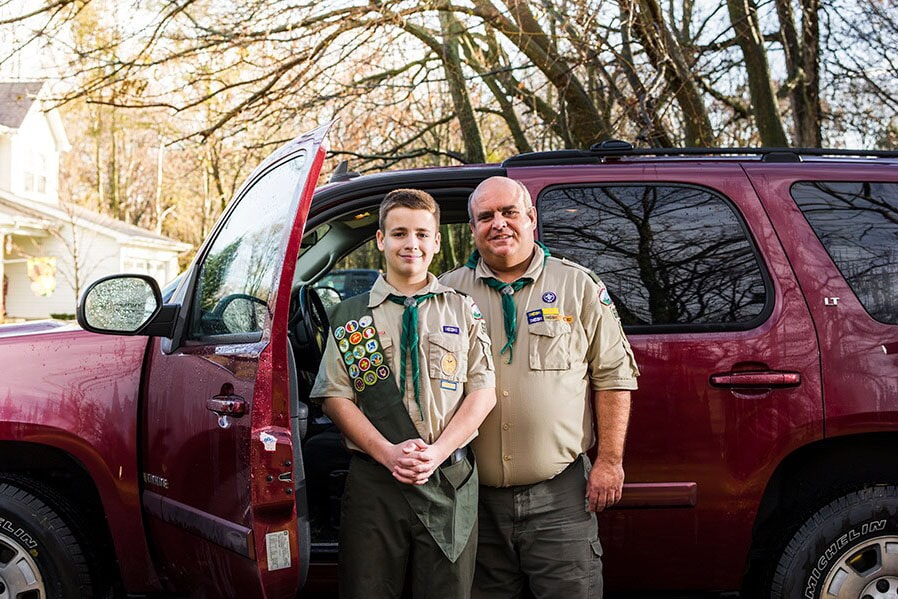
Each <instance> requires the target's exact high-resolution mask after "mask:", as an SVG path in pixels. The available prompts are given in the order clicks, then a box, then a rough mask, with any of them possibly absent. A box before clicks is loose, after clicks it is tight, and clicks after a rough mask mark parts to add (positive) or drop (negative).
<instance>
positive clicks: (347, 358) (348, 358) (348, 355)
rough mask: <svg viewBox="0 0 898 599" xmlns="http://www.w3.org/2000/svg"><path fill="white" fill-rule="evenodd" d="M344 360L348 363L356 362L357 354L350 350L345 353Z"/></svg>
mask: <svg viewBox="0 0 898 599" xmlns="http://www.w3.org/2000/svg"><path fill="white" fill-rule="evenodd" d="M343 361H344V362H346V363H347V364H352V363H353V362H355V356H353V355H352V352H351V351H348V352H346V353H345V354H343Z"/></svg>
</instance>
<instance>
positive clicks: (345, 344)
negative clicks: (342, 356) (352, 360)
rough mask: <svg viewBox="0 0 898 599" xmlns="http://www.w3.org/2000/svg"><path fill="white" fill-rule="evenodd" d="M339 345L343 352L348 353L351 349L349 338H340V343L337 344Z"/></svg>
mask: <svg viewBox="0 0 898 599" xmlns="http://www.w3.org/2000/svg"><path fill="white" fill-rule="evenodd" d="M337 347H339V348H340V352H341V353H346V352H348V351H349V339H340V343H338V344H337Z"/></svg>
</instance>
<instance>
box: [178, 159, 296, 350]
mask: <svg viewBox="0 0 898 599" xmlns="http://www.w3.org/2000/svg"><path fill="white" fill-rule="evenodd" d="M304 162H305V156H304V155H302V154H301V155H298V156H296V157H294V158H293V159H291V160H290V161H288V162H285V163H283V164H280V165H278V166H277V167H275V168H274V169H272V170H271V171H269V172H268V173H266V174H265V175H263V176H262V178H261V179H259V180H258V181H257V182H256V183H255V184H254V185H253V186H252V187H251V188H250V189H249V190H248V191H247V192H246V193H245V194H244V195H243V196H242V197H241V198H240V199H239V200H238V203H237V205H236V206H235V207H234V209H233V210H232V211H231V213H230V215H228V217H227V220H226V221H225V223H224V226H222V227H221V228H220V229H219V231H218V233H217V236H216V238H215V241H214V242H213V243H212V245H211V247H210V248H209V251H208V252H207V253H206V256H205V258H204V259H203V265H202V267H201V268H200V272H199V276H198V278H197V282H196V287H195V292H194V298H193V318H192V320H191V324H190V329H189V338H191V339H199V340H202V339H207V338H209V337H215V338H219V337H220V336H222V335H236V336H237V337H235V339H234V341H235V342H252V341H257V340H259V339H260V338H261V335H262V328H263V326H264V323H265V320H266V319H267V318H268V299H269V296H270V294H271V291H272V284H273V281H274V275H275V272H276V271H277V269H278V268H279V267H280V261H279V260H278V256H279V255H280V254H279V248H280V244H281V241H282V239H283V233H284V230H285V227H288V226H289V223H290V222H292V219H290V218H289V211H290V207H291V205H292V203H293V198H294V195H295V194H296V187H297V183H298V182H299V180H300V178H301V177H302V174H303V163H304Z"/></svg>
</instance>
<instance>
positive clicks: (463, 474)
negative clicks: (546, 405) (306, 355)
mask: <svg viewBox="0 0 898 599" xmlns="http://www.w3.org/2000/svg"><path fill="white" fill-rule="evenodd" d="M379 216H380V219H379V229H378V231H377V233H376V235H377V247H378V249H379V250H380V251H381V252H383V254H384V258H385V260H386V263H387V272H386V275H385V276H382V277H380V278H378V279H377V281H376V282H375V283H374V286H373V287H372V288H371V291H370V292H369V293H366V294H363V295H361V296H356V297H353V298H350V299H348V300H347V301H345V302H342V303H341V304H339V305H338V306H336V307H335V308H334V311H333V314H332V315H331V327H332V330H331V334H332V337H333V338H332V339H331V340H330V341H329V343H328V344H327V347H326V349H325V352H324V358H323V359H322V363H321V368H320V370H319V372H318V378H317V379H316V381H315V387H314V389H313V390H312V393H311V396H312V397H313V398H323V409H324V412H325V413H326V414H327V415H328V416H329V417H330V418H331V419H332V420H333V421H334V422H335V423H336V424H337V426H338V427H339V428H340V430H341V431H342V432H343V434H344V436H345V438H346V444H347V447H348V448H349V449H350V450H352V451H353V458H352V460H351V462H350V466H349V476H348V477H347V481H346V488H345V491H344V494H343V508H342V509H343V513H342V518H341V526H340V559H339V580H340V596H341V597H344V598H356V597H359V598H361V597H365V598H368V597H378V598H380V597H399V595H400V594H401V592H402V588H403V583H404V580H405V571H406V566H407V564H410V565H411V575H412V576H411V577H412V588H413V594H414V596H415V597H427V598H431V597H447V598H449V597H452V598H456V597H458V598H461V597H468V596H469V594H470V588H471V581H472V578H473V572H474V561H475V554H476V546H477V540H476V539H477V533H476V530H475V528H476V519H477V488H478V479H477V470H476V468H475V467H474V461H473V454H472V453H471V452H469V451H468V449H467V444H468V443H469V442H470V441H471V439H473V438H474V436H476V434H477V427H478V426H480V423H481V422H482V421H483V419H484V418H485V417H486V415H487V414H488V413H489V411H490V410H491V409H492V408H493V406H494V405H495V403H496V396H495V389H494V387H495V383H494V376H493V365H492V359H491V354H490V342H489V339H488V338H487V336H486V330H485V327H484V326H483V321H482V320H481V317H480V312H479V310H478V309H477V306H476V305H474V303H473V302H472V301H471V300H470V299H469V298H468V297H467V296H464V295H461V294H459V293H457V292H456V291H454V290H452V289H449V288H448V287H444V286H443V285H441V284H440V283H439V282H438V281H437V280H436V278H435V277H434V276H433V275H432V274H430V273H428V270H427V269H428V267H429V266H430V263H431V261H432V260H433V256H434V254H435V253H436V252H438V251H439V249H440V234H439V221H440V216H439V207H438V206H437V204H436V202H435V201H434V199H433V198H432V197H431V196H430V195H429V194H427V193H425V192H422V191H418V190H412V189H398V190H395V191H392V192H390V193H388V194H387V196H386V197H385V198H384V201H383V202H382V203H381V206H380V215H379Z"/></svg>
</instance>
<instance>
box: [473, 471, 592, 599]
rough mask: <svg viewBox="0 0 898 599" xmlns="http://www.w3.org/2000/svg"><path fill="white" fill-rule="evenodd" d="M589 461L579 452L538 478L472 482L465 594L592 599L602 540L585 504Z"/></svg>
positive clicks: (493, 598)
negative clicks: (473, 522)
mask: <svg viewBox="0 0 898 599" xmlns="http://www.w3.org/2000/svg"><path fill="white" fill-rule="evenodd" d="M589 468H590V463H589V460H588V459H587V458H586V456H580V457H579V458H578V459H576V460H574V462H573V463H572V464H571V465H570V466H568V467H567V468H566V469H565V470H564V471H563V472H561V473H560V474H558V475H557V476H556V477H555V478H552V479H550V480H547V481H543V482H541V483H537V484H534V485H521V486H517V487H504V488H496V487H486V486H481V487H480V507H479V518H478V521H479V529H480V534H479V540H478V547H477V570H476V573H475V575H474V588H473V592H472V596H473V597H474V598H475V599H502V598H512V597H515V598H516V597H521V596H526V595H525V591H526V590H527V589H529V593H530V594H532V596H533V597H536V598H537V599H549V598H554V597H564V598H565V599H587V598H588V599H600V598H601V597H602V588H603V582H602V545H601V543H600V542H599V528H598V523H597V520H596V515H595V514H594V513H592V512H590V511H588V510H587V507H586V479H587V477H588V476H589Z"/></svg>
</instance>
